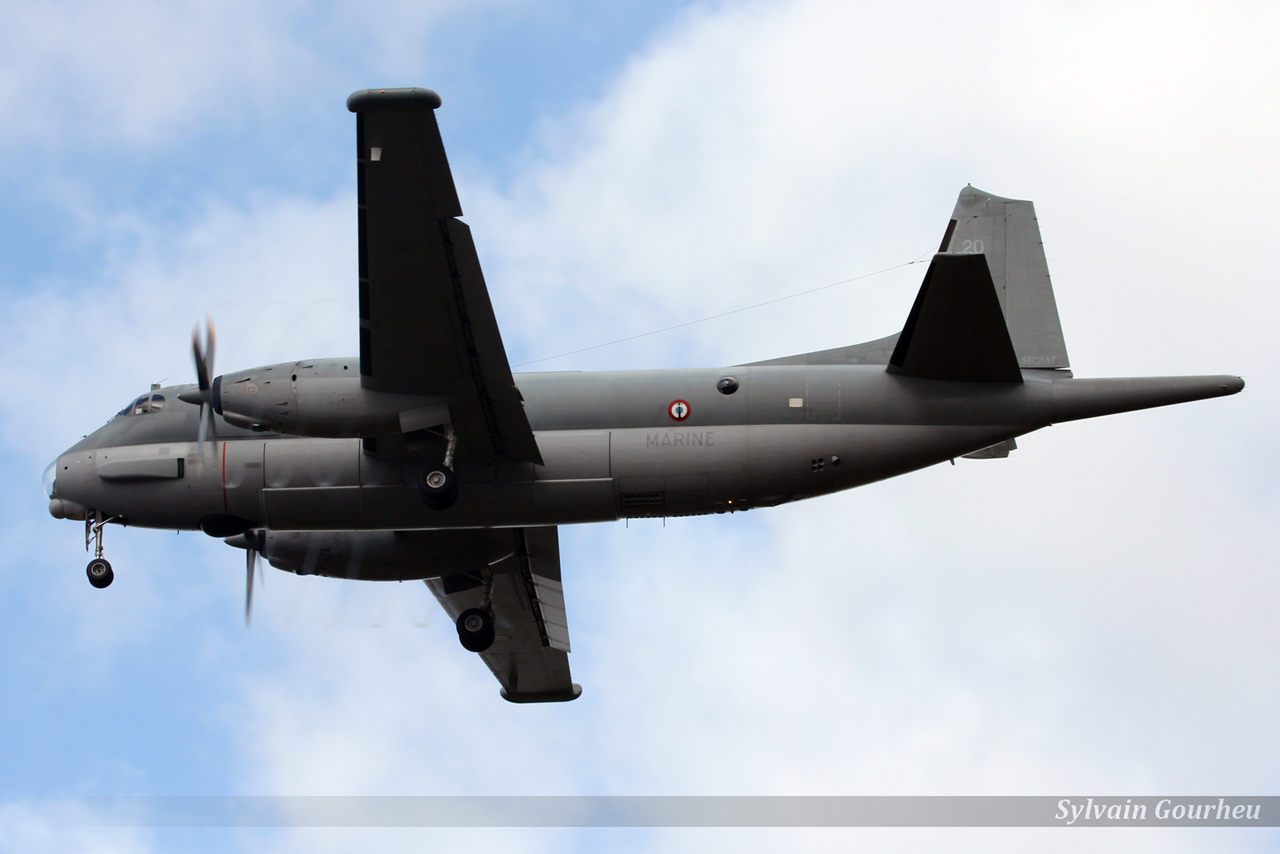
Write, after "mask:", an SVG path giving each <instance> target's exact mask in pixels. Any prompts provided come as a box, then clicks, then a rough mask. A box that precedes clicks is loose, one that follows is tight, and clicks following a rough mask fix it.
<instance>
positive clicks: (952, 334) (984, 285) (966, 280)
mask: <svg viewBox="0 0 1280 854" xmlns="http://www.w3.org/2000/svg"><path fill="white" fill-rule="evenodd" d="M888 371H889V373H891V374H898V375H900V376H906V377H916V378H918V379H924V380H951V381H954V382H1010V383H1016V382H1022V371H1021V370H1019V369H1018V357H1017V355H1016V354H1015V353H1014V350H1013V342H1012V341H1011V340H1010V338H1009V330H1008V328H1007V327H1006V326H1005V322H1004V313H1003V312H1002V311H1001V310H1000V300H999V298H998V297H997V296H996V290H995V285H994V284H993V283H992V281H991V271H990V269H989V268H988V267H987V259H986V256H984V255H942V254H939V255H935V256H933V262H932V263H931V264H930V265H929V272H927V273H925V276H924V283H923V284H921V285H920V292H919V293H918V294H917V295H916V301H915V304H914V305H913V306H911V314H909V315H908V316H907V323H906V325H905V326H904V327H903V328H902V334H901V336H899V338H898V343H897V346H896V347H894V350H893V355H892V356H891V357H890V358H889V367H888Z"/></svg>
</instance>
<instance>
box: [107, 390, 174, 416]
mask: <svg viewBox="0 0 1280 854" xmlns="http://www.w3.org/2000/svg"><path fill="white" fill-rule="evenodd" d="M161 409H164V395H163V394H144V395H143V396H142V397H140V398H138V399H137V400H135V401H134V402H133V403H130V404H129V405H128V406H126V407H125V408H124V409H121V410H120V411H119V412H117V413H116V416H117V417H118V416H121V415H146V414H147V413H148V412H159V411H160V410H161Z"/></svg>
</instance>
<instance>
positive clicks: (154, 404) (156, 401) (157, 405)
mask: <svg viewBox="0 0 1280 854" xmlns="http://www.w3.org/2000/svg"><path fill="white" fill-rule="evenodd" d="M161 409H164V395H163V394H153V395H151V407H150V409H149V410H148V411H150V412H159V411H160V410H161Z"/></svg>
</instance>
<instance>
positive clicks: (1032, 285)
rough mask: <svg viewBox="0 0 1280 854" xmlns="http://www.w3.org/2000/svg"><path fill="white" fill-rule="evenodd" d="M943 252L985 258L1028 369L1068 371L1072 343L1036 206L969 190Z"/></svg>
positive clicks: (1021, 360) (958, 206) (954, 216)
mask: <svg viewBox="0 0 1280 854" xmlns="http://www.w3.org/2000/svg"><path fill="white" fill-rule="evenodd" d="M938 251H939V252H940V253H944V254H947V255H978V254H981V255H986V256H987V264H988V266H989V267H990V268H991V280H992V282H993V283H994V284H995V288H996V295H997V296H998V297H999V299H1000V308H1001V310H1002V311H1003V312H1004V319H1005V324H1006V325H1007V326H1008V328H1009V337H1010V339H1012V341H1013V349H1014V352H1015V353H1016V354H1017V357H1018V365H1019V366H1021V367H1023V368H1065V367H1068V366H1069V365H1070V362H1069V361H1068V360H1067V345H1066V342H1065V341H1064V340H1063V337H1062V324H1061V323H1060V322H1059V320H1058V304H1057V302H1056V301H1055V300H1054V298H1053V283H1052V282H1051V281H1050V280H1049V265H1048V262H1046V261H1045V257H1044V244H1043V243H1042V242H1041V240H1040V225H1039V223H1038V222H1037V221H1036V211H1035V206H1034V205H1033V204H1032V203H1031V202H1027V201H1021V200H1018V199H1002V198H1000V197H999V196H993V195H991V194H990V193H984V192H983V191H982V190H978V189H976V188H974V187H973V186H972V185H969V186H966V187H965V188H964V189H963V190H961V191H960V198H959V199H957V200H956V207H955V211H954V212H953V213H952V214H951V222H950V223H949V224H948V225H947V231H946V234H945V235H944V236H943V238H942V246H940V247H939V249H938Z"/></svg>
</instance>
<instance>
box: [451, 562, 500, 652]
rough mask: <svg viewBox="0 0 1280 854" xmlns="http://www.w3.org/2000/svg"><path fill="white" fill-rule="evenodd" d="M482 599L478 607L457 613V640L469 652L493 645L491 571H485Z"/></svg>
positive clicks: (479, 650)
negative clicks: (485, 577)
mask: <svg viewBox="0 0 1280 854" xmlns="http://www.w3.org/2000/svg"><path fill="white" fill-rule="evenodd" d="M485 575H487V576H488V578H487V579H486V581H485V586H484V599H482V600H480V607H479V608H468V609H467V610H465V611H463V612H462V613H461V614H459V615H458V623H457V626H458V640H460V641H461V642H462V647H463V649H466V650H467V651H469V652H484V651H485V650H486V649H488V648H489V647H491V646H493V641H494V635H495V632H494V623H493V573H492V572H486V573H485Z"/></svg>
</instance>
